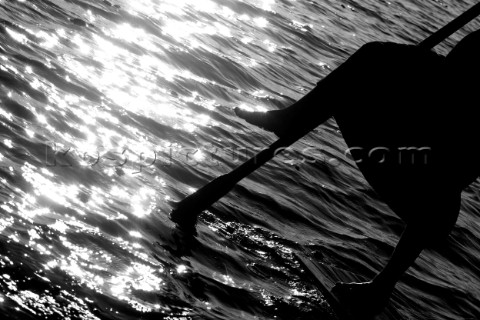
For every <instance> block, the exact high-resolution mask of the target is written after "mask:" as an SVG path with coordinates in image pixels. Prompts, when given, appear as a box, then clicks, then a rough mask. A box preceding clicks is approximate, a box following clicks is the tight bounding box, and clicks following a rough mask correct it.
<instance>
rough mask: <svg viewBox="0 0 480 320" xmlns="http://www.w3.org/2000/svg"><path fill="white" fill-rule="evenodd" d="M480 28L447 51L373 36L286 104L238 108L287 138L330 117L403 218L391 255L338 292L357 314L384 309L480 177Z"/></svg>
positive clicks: (440, 237) (341, 285) (452, 221)
mask: <svg viewBox="0 0 480 320" xmlns="http://www.w3.org/2000/svg"><path fill="white" fill-rule="evenodd" d="M479 57H480V30H478V31H475V32H473V33H471V34H469V35H468V36H467V37H465V38H464V39H462V41H460V42H459V43H458V44H457V45H456V46H455V48H454V49H453V50H452V51H451V52H450V53H449V54H448V55H447V56H446V57H444V56H441V55H437V54H436V53H434V52H433V51H430V50H425V49H420V48H419V47H417V46H412V45H402V44H396V43H382V42H372V43H368V44H366V45H364V46H362V47H361V48H360V49H359V50H358V51H356V52H355V53H354V54H353V55H352V56H351V57H350V58H348V59H347V61H346V62H345V63H343V64H342V65H341V66H339V67H338V68H337V69H335V70H334V71H332V72H331V73H330V74H329V75H328V76H327V77H325V78H324V79H323V80H321V81H320V82H319V83H318V84H317V86H316V87H315V88H314V89H313V90H312V91H311V92H309V93H308V94H307V95H306V96H304V97H303V98H301V99H300V100H299V101H297V102H296V103H294V104H293V105H292V106H290V107H288V108H286V109H282V110H274V111H268V112H266V113H262V112H247V111H243V110H240V109H238V108H237V109H235V112H236V113H237V115H238V116H239V117H241V118H243V119H244V120H246V121H247V122H249V123H251V124H253V125H256V126H259V127H262V128H264V129H265V130H268V131H272V132H274V133H275V134H276V135H277V136H279V137H282V136H288V135H289V134H292V132H296V131H297V130H299V129H301V128H302V127H306V126H312V125H313V126H315V124H320V123H323V122H324V121H326V120H327V119H329V118H330V117H334V118H335V120H336V122H337V124H338V126H339V128H340V130H341V132H342V135H343V137H344V139H345V141H346V143H347V144H348V146H349V147H350V148H351V149H350V150H351V155H352V157H353V159H354V160H355V162H356V164H357V166H358V168H359V169H360V171H361V172H362V174H363V175H364V177H365V178H366V180H367V181H368V183H369V184H370V185H371V186H372V188H373V189H374V190H375V191H376V193H377V194H378V195H379V196H380V197H381V198H382V199H383V200H384V201H385V202H386V203H387V204H388V205H389V207H390V208H391V209H392V210H393V211H394V212H395V213H396V214H397V215H398V216H399V217H400V218H401V219H402V220H403V221H404V222H405V223H406V227H405V229H404V231H403V233H402V236H401V238H400V240H399V242H398V244H397V246H396V248H395V251H394V253H393V255H392V256H391V258H390V260H389V261H388V263H387V265H386V266H385V267H384V268H383V270H382V271H381V272H380V273H379V274H378V275H377V276H376V277H375V278H374V279H373V280H372V281H370V282H366V283H351V284H346V283H338V284H337V285H336V286H335V288H334V293H335V294H336V295H337V296H338V297H339V298H340V300H343V301H345V303H346V304H348V305H349V306H350V309H351V310H352V311H353V312H355V313H358V314H364V315H373V314H376V313H378V312H380V311H381V310H382V309H383V308H384V306H385V305H386V303H387V302H388V300H389V297H390V295H391V292H392V291H393V288H394V286H395V284H396V283H397V282H398V280H399V279H400V277H401V275H402V274H403V273H404V272H405V271H406V270H407V269H408V268H409V267H410V266H411V265H412V264H413V262H414V261H415V259H416V258H417V257H418V256H419V255H420V253H421V252H422V250H423V249H425V248H427V247H429V246H432V245H435V244H437V243H438V242H439V241H441V240H443V239H444V238H446V236H447V235H448V234H449V233H450V231H451V229H452V228H453V226H454V225H455V222H456V220H457V217H458V214H459V210H460V194H461V192H462V190H463V189H464V188H465V187H467V186H468V185H469V184H470V183H472V182H473V181H475V180H476V179H477V177H478V176H479V175H480V154H479V148H478V141H477V139H478V124H477V121H478V120H476V119H477V117H476V116H475V114H476V112H477V110H475V109H478V107H479V104H478V99H477V97H476V89H478V87H479V83H478V79H479V78H478V75H479V74H480V60H479V59H478V58H479Z"/></svg>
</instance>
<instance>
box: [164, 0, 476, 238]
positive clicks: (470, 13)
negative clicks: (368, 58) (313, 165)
mask: <svg viewBox="0 0 480 320" xmlns="http://www.w3.org/2000/svg"><path fill="white" fill-rule="evenodd" d="M479 14H480V3H477V4H476V5H474V6H473V7H471V8H470V9H469V10H467V11H466V12H464V13H463V14H461V15H460V16H459V17H457V18H456V19H454V20H453V21H451V22H450V23H448V24H447V25H446V26H444V27H443V28H441V29H440V30H438V31H437V32H435V33H434V34H432V35H431V36H429V37H428V38H426V39H425V40H423V41H422V42H420V43H419V44H418V46H420V47H422V48H425V49H427V50H430V49H432V48H433V47H435V46H436V45H437V44H439V43H440V42H442V41H443V40H445V39H446V38H447V37H449V36H450V35H451V34H453V33H454V32H455V31H457V30H458V29H460V28H461V27H463V26H464V25H465V24H467V23H468V22H470V21H471V20H473V19H474V18H475V17H476V16H478V15H479ZM318 125H319V124H315V125H312V126H309V127H306V128H304V129H303V130H302V131H300V132H294V133H293V134H291V135H290V136H289V137H284V138H280V139H278V140H277V141H275V142H274V143H273V144H272V145H270V146H269V147H268V148H267V149H265V150H263V151H261V152H260V153H258V154H257V155H255V156H254V157H253V158H251V159H250V160H248V161H247V162H245V163H243V164H242V165H240V166H239V167H237V168H235V169H234V170H233V171H231V172H230V173H227V174H225V175H222V176H220V177H218V178H216V179H214V180H213V181H211V182H210V183H208V184H207V185H205V186H204V187H202V188H200V189H198V190H197V191H196V192H194V193H193V194H191V195H189V196H187V197H186V198H185V199H183V200H182V201H180V202H179V203H177V205H176V208H175V209H174V210H172V212H171V213H170V218H171V219H172V221H173V222H175V223H176V224H177V225H178V226H179V227H180V228H182V229H186V230H191V229H193V228H194V227H195V224H196V222H197V217H198V215H199V214H200V213H201V212H202V211H204V210H206V209H207V208H209V207H210V206H211V205H212V204H214V203H215V202H216V201H217V200H219V199H220V198H222V197H223V196H224V195H226V194H227V193H228V192H230V190H231V189H232V188H233V187H234V186H235V185H236V184H237V183H238V182H239V181H240V180H242V179H243V178H245V177H246V176H248V175H249V174H250V173H252V172H253V171H255V170H257V169H258V168H259V167H261V166H262V165H264V164H265V163H266V162H267V161H269V160H270V159H272V158H273V157H274V156H276V155H277V154H278V153H280V152H281V151H282V150H283V149H285V148H286V147H288V146H290V145H291V144H293V143H294V142H295V141H297V140H298V139H300V138H302V137H303V136H304V135H306V134H307V133H308V132H310V131H311V130H313V129H315V127H317V126H318Z"/></svg>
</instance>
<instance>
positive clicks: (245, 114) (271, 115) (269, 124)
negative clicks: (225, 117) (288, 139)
mask: <svg viewBox="0 0 480 320" xmlns="http://www.w3.org/2000/svg"><path fill="white" fill-rule="evenodd" d="M234 111H235V114H236V115H237V116H238V117H240V118H242V119H243V120H245V121H247V122H248V123H250V124H253V125H254V126H257V127H260V128H262V129H264V130H266V131H270V132H273V133H275V135H277V136H278V137H281V136H282V135H285V134H286V129H287V126H286V125H285V123H286V121H285V120H286V119H285V115H284V114H285V112H282V110H272V111H267V112H259V111H246V110H243V109H240V108H238V107H237V108H235V110H234Z"/></svg>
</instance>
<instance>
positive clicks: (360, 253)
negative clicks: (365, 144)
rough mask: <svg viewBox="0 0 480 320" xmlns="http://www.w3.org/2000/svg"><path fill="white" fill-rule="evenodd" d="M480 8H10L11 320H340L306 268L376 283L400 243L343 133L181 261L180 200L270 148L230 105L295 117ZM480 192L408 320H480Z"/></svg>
mask: <svg viewBox="0 0 480 320" xmlns="http://www.w3.org/2000/svg"><path fill="white" fill-rule="evenodd" d="M473 3H474V1H473V0H470V1H445V2H442V1H426V0H417V1H413V0H409V1H393V0H392V1H372V0H368V1H303V0H301V1H300V0H298V1H288V0H263V1H261V0H224V1H221V0H216V1H211V0H165V1H162V0H135V1H126V0H124V1H113V0H112V2H111V3H110V2H108V1H93V0H91V1H88V0H83V1H80V0H66V1H60V0H52V1H48V0H47V1H45V0H42V1H40V0H37V1H26V0H23V1H20V0H18V1H13V0H0V19H1V20H0V21H1V23H0V124H1V125H0V177H1V180H0V183H1V187H0V203H1V206H0V290H1V291H0V308H1V311H2V313H3V315H4V316H5V317H8V318H18V319H27V318H47V319H139V318H144V319H161V318H165V319H332V317H331V315H329V309H328V307H327V306H326V305H325V303H324V300H323V298H322V296H321V294H320V293H319V291H318V290H317V289H316V288H315V286H314V282H313V281H312V279H311V278H310V277H308V276H306V275H305V273H303V272H302V270H301V269H300V268H299V262H298V260H297V258H296V255H295V254H296V252H299V251H303V250H305V249H308V250H311V251H313V252H314V255H315V257H316V258H317V259H318V260H320V261H321V262H323V263H325V264H328V265H332V266H336V267H340V268H344V269H346V270H350V271H353V272H355V273H358V274H360V275H362V276H364V277H365V278H369V277H371V276H372V275H374V274H375V272H377V271H378V270H379V269H380V268H381V266H383V265H384V263H385V262H386V259H387V258H388V256H389V255H390V254H391V252H392V250H393V247H394V245H395V243H396V241H397V239H398V236H399V234H400V232H401V230H402V223H401V222H400V221H399V220H398V218H396V216H395V215H393V213H392V212H391V211H390V210H389V209H388V207H386V206H385V205H384V204H383V203H382V202H381V201H380V200H379V199H378V198H377V197H376V195H375V194H374V193H373V192H372V191H371V190H370V189H369V187H368V185H366V183H365V181H364V180H363V178H362V176H361V174H360V173H359V172H358V170H357V169H356V167H355V166H354V165H353V163H352V162H351V161H350V160H348V159H347V158H346V157H345V156H344V151H345V145H344V143H343V140H342V138H341V135H340V133H339V132H338V129H337V127H336V125H335V123H334V122H333V121H331V122H328V123H327V124H326V125H325V126H322V127H319V128H318V129H317V130H316V131H315V133H313V134H310V135H309V136H308V137H307V138H304V139H303V140H302V141H300V142H298V143H297V144H295V148H294V150H296V151H297V152H298V151H301V150H304V149H305V148H307V147H311V148H313V150H315V152H316V153H315V154H316V160H317V161H316V162H315V163H312V162H303V163H299V160H301V158H298V156H296V153H295V152H294V151H290V152H288V153H286V154H284V155H282V156H279V157H277V158H276V159H275V160H274V161H272V162H271V163H269V164H268V165H266V166H264V167H263V168H262V169H260V170H258V171H257V172H256V173H254V174H253V175H251V176H250V177H249V178H248V179H245V180H244V181H243V182H241V183H240V184H239V185H238V186H237V187H236V188H235V190H234V191H233V192H231V193H230V194H229V195H228V196H227V197H225V198H224V199H222V200H221V201H220V202H218V203H217V204H216V205H215V206H214V207H213V208H212V210H211V211H208V212H204V213H203V214H202V215H201V217H200V222H199V226H198V235H197V237H196V238H194V239H190V242H188V241H189V239H184V238H180V240H182V241H183V242H188V243H186V247H185V248H186V249H185V248H184V250H183V251H182V252H179V251H178V250H179V249H178V248H179V247H177V246H176V243H175V239H177V240H178V237H177V238H176V237H175V234H174V233H172V226H173V224H172V223H171V221H170V220H169V218H168V213H169V212H170V210H171V205H170V201H171V200H173V201H175V200H180V199H182V198H183V197H184V196H185V195H186V194H189V193H191V192H192V191H193V190H195V189H196V188H199V187H201V186H202V185H204V184H205V183H206V182H207V181H209V180H210V179H212V178H213V177H216V176H218V175H220V174H223V173H226V172H229V171H230V170H231V169H232V168H233V167H235V166H236V165H238V164H239V163H241V162H242V161H243V160H245V159H246V157H247V156H249V155H253V154H254V153H255V152H256V150H259V149H261V148H262V147H264V146H267V145H268V144H270V143H271V142H273V141H274V140H275V137H274V136H273V135H271V134H269V133H265V132H261V131H259V130H257V129H255V128H253V127H251V126H249V125H247V124H245V123H244V122H242V121H240V120H239V119H237V118H236V117H235V115H234V113H233V108H234V107H236V106H242V107H243V108H249V109H254V110H268V109H276V108H282V107H285V106H287V105H289V104H290V103H292V102H293V101H294V100H295V99H298V98H299V97H301V96H302V95H303V94H304V93H305V92H307V91H308V90H309V89H311V88H312V87H313V86H314V84H315V83H316V82H317V81H318V79H320V78H322V77H324V76H325V75H327V74H328V73H329V72H330V70H331V69H333V68H335V67H336V66H338V65H339V64H340V63H341V62H342V61H344V60H345V58H346V57H348V56H349V55H350V54H351V53H352V52H354V51H355V50H356V49H357V48H359V47H360V46H361V45H362V44H364V43H366V42H368V41H373V40H384V41H397V42H403V43H416V42H418V41H421V40H422V39H423V38H425V37H426V36H427V35H428V34H430V32H431V31H434V30H436V29H438V28H439V27H440V26H442V25H444V24H445V23H446V22H448V21H450V20H451V19H452V18H453V17H455V16H457V15H458V14H460V13H461V12H463V11H464V10H466V9H467V8H468V7H470V6H471V5H472V4H473ZM478 25H479V24H478V23H476V24H475V23H474V24H471V25H470V26H468V27H467V28H466V29H463V30H462V31H461V32H459V33H457V34H456V35H455V36H453V37H452V38H451V39H450V40H449V41H446V42H445V43H444V44H442V45H441V46H439V47H438V48H437V51H439V52H440V53H446V52H448V50H449V49H450V48H451V47H452V46H453V45H454V43H456V42H457V41H458V40H459V39H460V38H461V36H463V35H465V34H466V33H467V32H468V31H469V30H470V31H471V30H474V29H475V28H478ZM372 90H374V88H372ZM325 94H326V95H327V94H328V92H326V93H325ZM345 94H348V92H345ZM406 94H408V93H406ZM320 103H321V102H320ZM297 155H298V153H297ZM479 188H480V185H479V184H478V182H477V183H475V184H474V185H472V186H471V187H469V188H468V189H467V190H466V191H465V192H464V193H463V196H462V197H463V203H462V210H461V216H460V218H459V221H458V223H457V227H456V228H455V230H454V231H453V234H452V236H451V237H450V238H449V239H448V241H446V243H445V244H443V245H442V246H441V248H440V249H439V250H429V251H426V252H425V253H424V254H423V255H422V256H421V258H420V259H419V260H418V261H417V263H416V265H415V266H414V267H413V268H411V269H410V272H409V273H408V275H406V276H405V277H404V278H403V280H402V282H401V283H400V284H399V285H398V287H397V288H398V290H397V291H396V292H395V294H394V302H393V303H394V308H395V309H396V310H397V312H398V313H399V314H400V315H401V317H402V318H403V319H478V318H479V315H480V279H479V275H480V269H479V265H480V259H479V254H480V222H479V221H480V220H479V217H478V208H479V202H480V200H479V190H480V189H479ZM427 232H428V231H427Z"/></svg>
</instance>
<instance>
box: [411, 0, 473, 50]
mask: <svg viewBox="0 0 480 320" xmlns="http://www.w3.org/2000/svg"><path fill="white" fill-rule="evenodd" d="M478 15H480V2H479V3H477V4H475V5H474V6H473V7H471V8H470V9H468V10H467V11H465V12H464V13H462V14H461V15H459V16H458V17H457V18H455V19H454V20H452V21H450V22H449V23H448V24H446V25H445V26H444V27H443V28H441V29H440V30H438V31H437V32H435V33H434V34H432V35H431V36H429V37H428V38H426V39H425V40H423V41H422V42H420V43H419V44H418V46H419V47H422V48H425V49H428V50H430V49H432V48H433V47H435V46H436V45H438V44H439V43H440V42H442V41H443V40H445V39H446V38H448V37H449V36H451V35H452V34H453V33H455V32H456V31H458V29H460V28H461V27H463V26H464V25H466V24H467V23H469V22H470V21H472V20H473V19H475V17H477V16H478Z"/></svg>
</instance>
